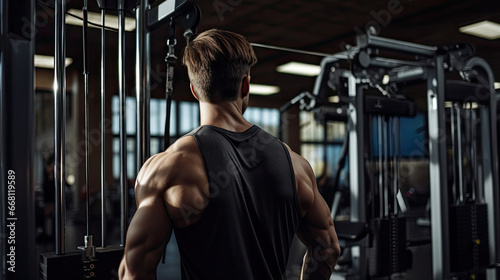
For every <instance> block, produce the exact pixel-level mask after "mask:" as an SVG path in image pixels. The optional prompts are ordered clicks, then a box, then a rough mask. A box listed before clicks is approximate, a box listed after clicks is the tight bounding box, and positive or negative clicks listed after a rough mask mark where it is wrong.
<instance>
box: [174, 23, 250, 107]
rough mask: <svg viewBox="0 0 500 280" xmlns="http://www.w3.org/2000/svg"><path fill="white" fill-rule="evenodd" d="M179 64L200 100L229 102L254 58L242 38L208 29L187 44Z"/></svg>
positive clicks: (235, 96) (227, 32)
mask: <svg viewBox="0 0 500 280" xmlns="http://www.w3.org/2000/svg"><path fill="white" fill-rule="evenodd" d="M182 62H183V63H184V65H186V66H187V68H188V74H189V80H190V81H191V83H192V84H193V87H194V89H195V91H196V93H197V95H198V98H199V99H200V101H207V102H215V101H216V100H220V101H231V100H236V98H237V94H238V87H239V85H240V82H241V79H242V78H243V76H245V75H249V74H250V67H252V66H253V65H255V63H257V57H256V56H255V53H254V51H253V48H252V45H250V43H249V42H248V41H247V40H246V39H245V37H243V36H241V35H239V34H236V33H234V32H230V31H224V30H217V29H210V30H207V31H205V32H202V33H200V34H199V35H197V36H196V37H195V39H194V40H192V41H191V42H189V43H188V44H187V46H186V48H185V49H184V57H183V61H182Z"/></svg>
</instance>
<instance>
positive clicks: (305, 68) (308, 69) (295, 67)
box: [276, 61, 321, 77]
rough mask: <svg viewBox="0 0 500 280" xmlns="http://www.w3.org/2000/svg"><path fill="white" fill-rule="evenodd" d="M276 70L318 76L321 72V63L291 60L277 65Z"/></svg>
mask: <svg viewBox="0 0 500 280" xmlns="http://www.w3.org/2000/svg"><path fill="white" fill-rule="evenodd" d="M276 71H278V72H281V73H288V74H294V75H302V76H310V77H312V76H318V75H319V73H320V72H321V67H320V66H319V65H314V64H307V63H302V62H295V61H291V62H288V63H285V64H283V65H280V66H278V67H276Z"/></svg>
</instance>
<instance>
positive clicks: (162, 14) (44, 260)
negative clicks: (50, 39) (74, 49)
mask: <svg viewBox="0 0 500 280" xmlns="http://www.w3.org/2000/svg"><path fill="white" fill-rule="evenodd" d="M97 2H98V5H99V8H100V10H101V24H102V26H101V73H100V78H101V108H100V115H101V124H102V126H101V127H102V131H101V143H104V141H105V132H104V127H105V125H104V123H105V119H106V116H105V106H106V103H105V99H106V98H105V96H106V92H105V82H106V74H105V73H106V67H105V58H106V51H105V41H106V27H105V18H106V13H107V11H117V13H118V30H117V32H118V69H117V71H118V94H119V103H120V110H119V114H120V123H119V131H120V136H119V143H120V144H119V146H120V149H119V150H120V187H119V188H120V244H119V245H108V242H107V241H106V221H107V217H106V203H105V201H106V199H105V197H106V191H107V188H106V184H105V179H104V174H105V173H106V170H105V165H104V160H105V149H104V145H101V161H102V165H101V198H102V199H101V219H102V221H101V246H100V247H96V246H95V245H94V241H93V235H92V234H91V232H90V228H89V222H90V212H89V176H90V174H89V171H88V170H89V164H90V163H89V149H88V147H89V142H88V141H89V137H88V135H89V121H88V120H89V114H90V111H91V110H92V109H91V108H90V107H89V98H88V96H89V75H90V74H92V73H89V71H88V38H87V27H88V18H87V10H88V6H87V1H86V0H85V1H84V2H83V7H82V11H83V28H82V34H83V61H84V63H83V80H84V94H85V143H86V145H85V155H86V156H85V158H86V161H85V162H86V168H85V170H86V172H85V182H86V221H87V230H86V235H85V236H84V246H81V247H78V249H79V251H71V252H67V251H66V248H65V213H66V204H65V200H64V188H63V178H65V175H64V174H65V164H64V159H65V147H64V146H65V145H64V142H65V141H64V136H65V126H66V125H65V123H64V120H65V117H64V116H65V110H66V108H65V106H64V104H66V103H65V101H64V96H65V94H64V93H65V92H66V85H65V81H66V78H65V66H64V61H65V44H66V42H65V34H66V31H65V28H64V25H65V24H64V19H65V14H66V7H65V1H59V0H58V1H56V5H55V14H56V17H55V18H56V21H55V42H54V43H55V60H56V63H55V64H56V66H55V68H54V76H55V77H56V78H55V81H56V82H55V84H56V85H57V86H55V91H54V97H55V100H56V102H55V110H54V111H55V116H54V120H55V151H56V152H55V157H56V158H57V159H58V160H56V167H55V169H56V174H55V178H56V251H55V252H54V253H46V254H41V256H40V268H41V277H42V279H50V280H53V279H79V278H85V279H112V278H113V277H115V276H116V275H115V274H116V273H117V268H118V265H119V263H120V261H121V258H122V256H123V249H124V246H125V241H126V232H127V225H128V218H129V217H128V213H127V212H128V211H127V209H128V205H127V204H128V201H127V198H128V186H127V158H126V156H127V152H126V151H127V133H126V127H127V126H126V122H127V119H126V114H125V113H126V111H125V110H126V102H125V101H126V100H125V92H126V86H127V83H126V79H125V59H126V57H127V56H126V53H125V52H126V47H125V46H126V44H125V13H126V12H130V11H132V10H135V15H136V24H137V25H136V42H135V43H136V58H135V59H136V60H135V64H136V65H135V74H136V80H135V82H136V99H137V111H136V114H137V131H138V133H137V139H136V140H137V166H138V167H140V166H142V164H143V163H144V162H145V161H146V160H147V159H148V158H149V156H150V148H149V135H150V132H149V111H150V110H149V99H150V97H149V96H150V93H149V89H150V85H149V83H150V60H151V55H150V48H151V46H150V34H151V32H152V31H153V30H156V29H157V28H159V27H161V26H163V25H165V24H166V23H168V24H169V30H170V34H169V36H168V41H167V44H168V46H169V51H168V54H167V57H166V59H165V61H166V62H167V73H166V77H167V83H166V101H167V102H166V104H167V108H166V110H167V119H166V120H165V128H166V129H165V148H167V147H168V144H169V139H170V136H169V124H170V113H169V112H170V104H171V100H172V92H173V87H172V84H173V74H174V65H175V62H176V57H175V53H174V46H175V45H176V38H175V37H176V34H175V26H176V24H177V23H181V24H182V25H183V27H184V28H185V29H186V32H185V33H184V37H185V38H186V40H189V37H190V36H191V35H192V34H194V33H195V30H196V27H197V26H198V24H199V21H200V18H201V11H200V9H199V7H198V6H197V5H196V1H195V0H182V1H180V0H166V1H163V2H161V3H159V4H157V5H154V6H151V5H150V4H149V1H147V0H118V1H105V0H98V1H97ZM108 71H109V70H108ZM59 159H60V160H59ZM75 249H76V248H75Z"/></svg>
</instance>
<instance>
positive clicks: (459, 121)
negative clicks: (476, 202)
mask: <svg viewBox="0 0 500 280" xmlns="http://www.w3.org/2000/svg"><path fill="white" fill-rule="evenodd" d="M454 106H455V110H456V112H457V151H458V195H459V201H460V203H464V172H463V164H464V159H463V154H462V152H463V147H462V117H461V116H460V115H461V110H460V106H459V105H458V104H454Z"/></svg>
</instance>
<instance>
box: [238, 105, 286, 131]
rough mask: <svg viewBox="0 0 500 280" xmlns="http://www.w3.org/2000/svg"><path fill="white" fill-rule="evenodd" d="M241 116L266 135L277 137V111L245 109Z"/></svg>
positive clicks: (278, 115)
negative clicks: (266, 133)
mask: <svg viewBox="0 0 500 280" xmlns="http://www.w3.org/2000/svg"><path fill="white" fill-rule="evenodd" d="M243 116H244V117H245V118H246V119H247V120H248V121H249V122H251V123H253V124H255V125H257V126H259V127H260V128H262V129H263V130H265V131H267V132H268V133H270V134H272V135H274V136H276V137H277V136H278V132H279V121H280V113H279V110H278V109H269V108H256V107H251V108H247V110H246V111H245V114H243Z"/></svg>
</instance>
